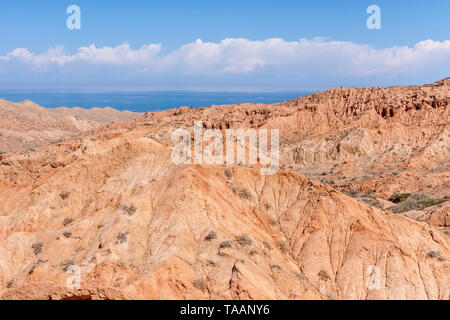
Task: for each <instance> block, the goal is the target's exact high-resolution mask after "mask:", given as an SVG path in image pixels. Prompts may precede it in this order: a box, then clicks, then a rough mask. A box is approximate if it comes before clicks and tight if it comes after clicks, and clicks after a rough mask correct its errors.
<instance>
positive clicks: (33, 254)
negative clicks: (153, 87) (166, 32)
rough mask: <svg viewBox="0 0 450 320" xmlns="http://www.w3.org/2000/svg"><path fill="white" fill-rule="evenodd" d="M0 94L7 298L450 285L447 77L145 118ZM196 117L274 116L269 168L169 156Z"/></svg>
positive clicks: (265, 124)
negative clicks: (44, 107) (273, 166)
mask: <svg viewBox="0 0 450 320" xmlns="http://www.w3.org/2000/svg"><path fill="white" fill-rule="evenodd" d="M0 105H1V106H2V108H0V124H1V125H0V139H1V140H0V147H1V148H3V150H4V152H5V153H4V154H3V155H2V156H0V298H1V299H447V300H448V299H450V238H449V236H448V235H449V232H450V217H449V214H450V205H449V202H448V201H447V200H448V199H449V196H450V194H449V193H450V192H449V190H450V169H449V168H450V143H449V142H450V136H449V129H450V117H449V111H450V78H448V79H444V80H441V81H438V82H436V83H433V84H429V85H423V86H408V87H390V88H379V87H375V88H337V89H331V90H327V91H324V92H319V93H315V94H312V95H309V96H307V97H303V98H298V99H296V100H293V101H287V102H282V103H277V104H272V105H263V104H240V105H229V106H211V107H210V108H196V109H193V108H189V107H181V108H178V109H173V110H166V111H162V112H153V113H147V114H145V115H142V116H141V117H139V118H137V119H135V120H132V118H134V116H133V115H129V114H127V115H126V117H128V116H129V118H126V117H125V118H123V116H124V114H118V113H116V112H114V113H113V111H111V110H103V111H102V110H97V111H98V112H96V113H95V115H88V114H87V113H86V112H84V111H83V112H82V111H81V110H80V111H79V113H77V114H76V115H74V114H73V113H71V111H70V110H60V111H58V112H57V111H55V112H52V113H50V112H47V111H42V112H41V115H42V116H34V113H33V111H30V110H35V109H36V108H38V107H37V106H35V105H34V104H32V103H31V102H26V103H23V104H21V106H20V108H18V107H17V106H15V105H13V104H10V103H8V102H5V101H2V102H1V104H0ZM5 106H6V109H5ZM8 108H9V109H8ZM5 110H6V111H5ZM39 110H41V109H39ZM106 113H108V115H106ZM111 114H114V117H112V116H111ZM126 119H128V121H125V122H114V123H110V124H108V125H104V124H106V123H108V122H111V121H118V120H126ZM194 121H202V123H203V124H204V127H205V128H204V129H207V128H214V129H219V130H222V131H224V130H226V129H232V128H235V129H238V128H254V129H263V128H264V129H279V137H280V168H279V170H278V172H277V174H274V175H267V176H262V175H261V174H260V170H259V165H206V164H184V165H175V164H174V163H173V162H172V161H171V152H172V147H173V145H172V142H171V133H172V132H173V131H174V130H175V129H179V128H186V129H188V130H190V129H192V127H193V124H194ZM43 123H48V125H47V124H45V125H43ZM19 124H20V125H19ZM50 124H51V126H50ZM47 127H49V128H50V129H47ZM5 137H6V138H5ZM56 139H64V141H59V140H58V143H56V144H51V143H54V140H56ZM30 148H32V149H30ZM74 267H77V268H79V271H80V279H81V283H80V287H79V288H72V287H68V286H67V279H68V278H69V277H71V276H73V274H72V273H69V271H71V270H73V269H74ZM375 268H377V269H378V270H379V271H380V273H379V276H380V286H379V287H377V288H373V287H371V286H369V285H368V281H369V280H370V279H371V277H372V276H373V275H372V274H371V273H372V272H373V271H374V270H376V269H375Z"/></svg>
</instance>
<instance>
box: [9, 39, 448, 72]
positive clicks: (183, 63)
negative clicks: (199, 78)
mask: <svg viewBox="0 0 450 320" xmlns="http://www.w3.org/2000/svg"><path fill="white" fill-rule="evenodd" d="M13 62H14V63H19V64H25V65H30V66H31V67H32V69H33V70H37V71H42V70H46V69H48V68H52V67H53V68H59V69H66V68H70V66H72V65H76V67H77V70H78V71H80V70H83V68H86V71H88V70H89V68H90V66H92V65H96V66H97V65H98V66H107V67H126V68H130V71H133V72H134V71H139V72H148V73H156V74H159V73H162V74H164V73H168V74H180V73H181V74H194V75H220V74H248V73H252V72H255V71H258V70H264V69H270V70H273V69H274V70H280V71H285V72H288V73H291V74H292V73H295V74H298V75H304V76H308V75H310V74H314V73H325V74H333V75H344V76H370V75H384V74H408V73H409V72H411V71H412V70H415V71H417V70H418V69H424V70H429V69H430V68H431V69H432V70H434V69H435V70H441V69H442V68H443V67H447V68H448V67H449V66H450V40H446V41H443V42H440V41H433V40H425V41H421V42H419V43H417V44H416V45H414V46H412V47H407V46H401V47H397V46H395V47H389V48H380V49H378V48H374V47H372V46H370V45H364V44H358V43H353V42H348V41H332V40H328V39H320V38H314V39H312V40H308V39H301V40H299V41H285V40H283V39H267V40H264V41H253V40H248V39H224V40H222V41H220V42H217V43H216V42H203V41H201V40H200V39H198V40H196V41H195V42H192V43H188V44H185V45H183V46H181V47H180V48H178V49H176V50H173V51H171V52H169V53H167V54H165V55H162V54H161V45H160V44H149V45H144V46H142V47H140V48H139V49H136V50H133V49H132V48H131V47H130V45H129V44H127V43H124V44H121V45H118V46H116V47H101V48H97V47H96V46H95V45H90V46H88V47H80V48H78V50H77V51H76V52H75V53H73V54H70V53H67V52H65V50H64V48H63V47H56V48H50V49H49V50H47V51H46V52H44V53H40V54H35V53H32V52H30V51H29V50H28V49H25V48H17V49H15V50H13V51H11V52H9V53H7V54H6V55H4V56H0V65H1V66H4V65H5V64H8V63H13ZM449 71H450V70H449Z"/></svg>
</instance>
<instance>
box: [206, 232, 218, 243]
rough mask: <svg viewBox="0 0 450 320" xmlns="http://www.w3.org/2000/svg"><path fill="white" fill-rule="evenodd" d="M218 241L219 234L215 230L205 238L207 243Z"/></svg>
mask: <svg viewBox="0 0 450 320" xmlns="http://www.w3.org/2000/svg"><path fill="white" fill-rule="evenodd" d="M214 239H217V233H216V232H215V231H214V230H211V231H210V232H209V233H208V234H207V235H206V237H205V240H206V241H211V240H214Z"/></svg>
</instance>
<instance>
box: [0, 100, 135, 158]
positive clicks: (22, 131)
mask: <svg viewBox="0 0 450 320" xmlns="http://www.w3.org/2000/svg"><path fill="white" fill-rule="evenodd" d="M138 116H139V114H138V113H134V112H130V111H118V110H115V109H112V108H101V109H100V108H92V109H83V108H65V107H62V108H56V109H46V108H43V107H41V106H39V105H37V104H35V103H33V102H31V101H23V102H20V103H13V102H9V101H6V100H2V99H0V153H6V152H23V151H27V150H30V149H33V148H36V147H40V146H43V145H47V144H53V143H57V142H60V141H61V140H64V139H67V138H68V137H71V136H74V135H77V134H80V133H81V132H83V131H87V130H91V129H94V128H98V127H100V126H102V125H105V124H108V123H111V122H116V121H125V120H131V119H135V118H136V117H138Z"/></svg>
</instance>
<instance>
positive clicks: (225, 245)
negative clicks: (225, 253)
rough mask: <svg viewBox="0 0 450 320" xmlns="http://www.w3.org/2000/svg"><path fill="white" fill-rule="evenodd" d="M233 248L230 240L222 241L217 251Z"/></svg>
mask: <svg viewBox="0 0 450 320" xmlns="http://www.w3.org/2000/svg"><path fill="white" fill-rule="evenodd" d="M232 246H233V242H232V241H231V240H225V241H222V242H221V243H220V245H219V249H224V248H231V247H232Z"/></svg>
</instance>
